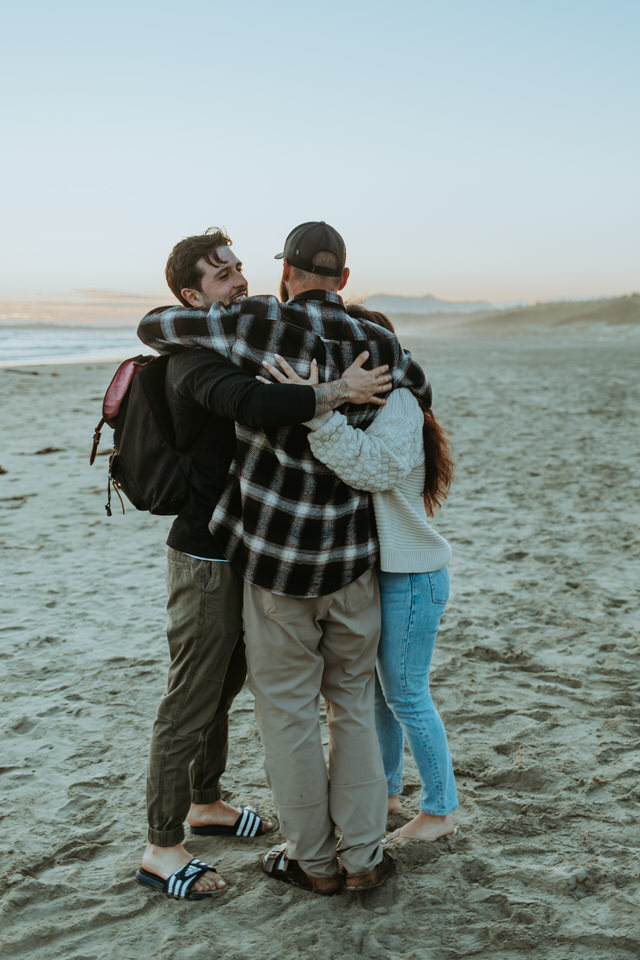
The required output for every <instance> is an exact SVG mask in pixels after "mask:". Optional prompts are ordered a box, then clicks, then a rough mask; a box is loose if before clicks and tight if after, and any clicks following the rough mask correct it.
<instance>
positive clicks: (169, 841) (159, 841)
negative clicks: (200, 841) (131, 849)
mask: <svg viewBox="0 0 640 960" xmlns="http://www.w3.org/2000/svg"><path fill="white" fill-rule="evenodd" d="M147 840H148V841H149V843H152V844H153V845H154V846H156V847H175V846H177V845H178V844H179V843H182V841H183V840H184V827H182V826H180V827H175V828H174V829H173V830H153V829H152V828H151V827H149V829H148V831H147Z"/></svg>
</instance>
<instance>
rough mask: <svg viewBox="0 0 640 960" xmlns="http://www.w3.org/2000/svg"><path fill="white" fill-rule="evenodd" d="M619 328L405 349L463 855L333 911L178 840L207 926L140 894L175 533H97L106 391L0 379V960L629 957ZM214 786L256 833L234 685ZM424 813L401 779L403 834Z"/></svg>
mask: <svg viewBox="0 0 640 960" xmlns="http://www.w3.org/2000/svg"><path fill="white" fill-rule="evenodd" d="M638 329H639V328H638V326H637V325H636V326H635V327H610V326H607V325H606V324H593V325H591V326H587V327H586V328H585V326H584V324H583V325H581V326H579V327H578V328H576V329H575V330H574V329H572V327H571V325H570V324H564V325H563V326H562V327H561V328H553V329H551V328H549V329H548V330H547V331H546V332H545V330H543V329H539V330H536V329H526V330H524V332H521V333H518V331H517V330H513V329H511V328H509V330H508V332H505V330H504V329H501V328H500V327H498V326H494V327H492V326H491V325H489V326H488V327H487V326H485V327H483V328H482V330H481V331H480V330H478V332H477V333H475V334H474V333H473V332H470V331H469V329H467V328H466V327H465V326H464V324H462V325H460V326H458V327H456V329H455V331H454V332H453V333H452V335H451V336H447V335H445V332H443V328H442V326H440V327H438V326H437V325H434V326H433V328H430V329H426V328H425V329H423V330H422V331H421V332H418V331H417V328H415V327H414V328H411V329H410V330H409V331H408V332H407V335H406V336H405V337H403V340H404V341H405V342H406V344H407V345H408V346H410V347H411V349H412V350H413V351H414V354H415V355H416V357H417V358H418V359H419V360H420V361H422V362H423V363H424V365H425V367H426V369H427V370H428V371H429V373H430V375H431V378H432V381H433V384H434V394H435V409H436V412H437V413H438V415H439V417H440V419H441V420H442V422H443V423H444V424H445V425H446V426H447V427H448V428H449V429H450V432H451V435H452V439H453V443H454V447H455V455H456V463H457V479H456V482H455V486H454V489H453V492H452V495H451V498H450V501H449V503H448V504H447V506H446V507H445V509H444V510H443V511H442V513H441V515H440V517H439V519H438V521H437V525H438V528H439V529H440V531H441V532H442V533H443V534H444V535H445V536H446V537H447V538H448V539H449V541H450V542H451V545H452V548H453V561H452V565H451V572H452V596H451V600H450V603H449V606H448V608H447V611H446V613H445V617H444V620H443V624H442V628H441V632H440V635H439V640H438V644H437V647H436V657H435V664H434V671H433V692H434V699H435V701H436V704H437V705H438V706H439V709H440V711H441V714H442V716H443V718H444V721H445V725H446V728H447V731H448V735H449V740H450V745H451V749H452V753H453V757H454V765H455V769H456V774H457V782H458V790H459V799H460V807H459V810H458V813H457V818H458V823H459V825H460V833H459V835H458V836H457V837H455V838H452V839H446V840H443V841H441V842H439V843H437V844H432V845H422V844H416V843H412V844H408V845H405V846H402V847H398V848H396V852H395V856H396V859H397V864H398V870H397V875H396V877H394V878H393V879H391V880H390V881H389V882H388V883H387V884H386V885H385V886H384V887H382V888H381V889H378V890H374V891H371V892H370V893H368V894H357V895H355V896H352V897H351V898H348V897H347V896H346V895H342V896H340V897H336V898H331V899H323V898H320V897H314V896H313V895H311V894H307V893H304V892H300V891H296V890H294V889H292V888H290V887H287V886H285V885H282V884H277V883H274V882H273V881H269V880H267V879H266V878H264V876H263V875H262V874H261V872H260V869H259V866H258V860H259V856H260V854H261V853H262V852H263V851H264V850H265V849H267V848H268V846H269V845H270V842H269V841H270V840H271V839H272V838H269V840H268V841H265V840H264V839H258V840H254V841H240V840H231V839H221V840H219V839H216V838H206V837H201V838H194V839H193V840H192V841H189V847H190V849H191V851H192V852H193V853H194V854H195V855H196V856H199V857H202V858H203V859H207V860H209V861H210V862H214V863H215V864H217V866H218V868H219V870H220V871H221V873H222V874H223V875H224V876H225V879H226V880H227V881H228V884H229V888H228V890H227V892H226V894H225V895H224V896H223V897H222V898H221V899H218V900H216V901H215V902H213V903H207V902H205V903H186V902H176V901H173V900H169V899H168V898H166V897H163V896H161V895H159V894H154V893H151V892H150V891H148V890H146V889H143V888H142V887H140V886H138V885H137V884H136V883H135V881H134V874H135V870H136V867H137V866H138V863H139V860H140V857H141V853H142V848H143V841H144V834H145V810H144V789H145V765H146V755H147V748H148V741H149V734H150V729H151V724H152V721H153V717H154V713H155V707H156V703H157V701H158V699H159V697H160V696H161V694H162V692H163V688H164V684H165V680H166V667H167V662H168V660H167V651H166V641H165V637H164V624H165V615H164V603H165V592H164V566H165V547H164V541H165V537H166V532H167V529H168V527H169V524H170V519H169V518H157V517H152V516H150V515H147V514H143V513H137V512H136V511H135V510H134V509H133V507H131V508H128V509H127V513H126V516H124V517H123V516H121V515H119V514H118V513H117V512H116V510H115V509H114V516H113V517H112V518H110V519H108V518H107V517H106V516H105V512H104V508H103V504H104V500H105V489H104V488H105V486H106V457H98V459H97V462H96V464H95V465H94V466H93V467H92V468H89V465H88V454H89V449H90V446H91V436H92V432H93V428H94V426H95V423H96V421H97V420H98V418H99V411H100V404H101V399H102V394H103V392H104V390H105V388H106V385H107V383H108V381H109V379H110V376H111V372H112V370H113V367H112V366H98V365H86V364H77V365H70V366H64V367H40V368H29V367H24V368H19V369H18V368H16V369H11V370H0V397H1V403H2V411H3V414H2V425H3V426H2V441H3V442H2V452H1V454H0V466H2V468H4V470H5V471H6V473H4V474H2V475H1V476H0V508H1V519H0V548H1V552H2V574H1V581H2V594H3V600H2V607H3V611H2V632H1V634H0V639H1V644H2V646H1V653H2V666H3V677H4V679H3V697H4V699H3V710H2V717H1V721H0V722H1V725H2V746H3V758H2V769H1V772H2V797H3V808H2V819H1V821H0V823H1V830H2V850H3V856H2V862H1V864H0V870H1V874H2V879H1V884H2V886H1V890H2V897H1V900H0V909H1V919H0V927H1V930H2V934H1V937H0V939H1V945H0V956H1V957H3V958H8V957H10V958H27V957H28V958H30V960H44V958H47V960H49V958H51V960H53V958H62V960H97V958H100V960H104V958H114V960H134V958H135V960H137V958H139V957H151V958H159V960H209V958H213V957H224V958H225V960H255V958H257V957H261V958H263V960H276V958H281V957H305V958H312V960H315V958H317V960H326V958H328V957H333V958H336V960H348V958H355V957H365V958H370V960H378V958H380V960H382V958H387V957H391V958H402V960H430V958H433V960H454V958H455V960H457V958H468V957H478V958H491V960H511V958H524V957H526V958H531V960H538V958H543V957H544V958H545V960H573V958H579V960H586V958H589V960H591V958H593V960H596V958H597V960H632V958H633V960H637V957H638V955H639V953H640V909H639V906H638V904H639V893H640V880H639V877H638V856H637V854H638V845H639V842H638V841H639V836H640V831H639V829H638V826H639V824H638V821H639V816H638V800H639V799H640V791H639V789H638V757H639V750H638V747H639V744H640V721H639V716H638V697H639V688H640V684H639V679H638V667H639V664H640V656H639V652H638V627H639V626H640V625H639V623H638V600H639V593H640V576H639V564H638V550H639V547H640V529H639V525H638V498H639V495H640V479H639V477H640V473H639V469H638V467H639V452H640V434H639V433H638V430H637V419H636V422H635V426H634V425H633V420H634V415H636V414H637V410H638V408H639V406H640V378H638V369H639V366H640V365H639V364H638V355H639V352H640V351H639V349H638V348H639V346H640V337H639V336H638ZM430 330H431V332H430ZM108 441H109V431H106V436H105V437H104V438H103V446H104V448H105V450H106V448H107V447H108V446H109V442H108ZM115 506H116V507H117V501H116V503H115ZM224 786H225V790H226V796H227V797H228V798H231V799H233V800H235V801H237V802H243V803H253V804H255V805H256V806H257V807H259V809H260V810H261V811H263V812H266V813H269V812H271V811H273V805H272V801H271V797H270V792H269V790H268V787H267V785H266V782H265V776H264V771H263V767H262V753H261V747H260V743H259V740H258V736H257V733H256V728H255V723H254V719H253V712H252V699H251V696H250V694H249V692H248V691H247V690H246V689H245V690H244V691H243V692H242V694H241V695H240V696H239V697H238V699H237V701H236V704H235V707H234V710H233V714H232V734H231V744H230V753H229V765H228V772H227V774H226V776H225V779H224ZM418 792H419V791H418V781H417V778H416V774H415V768H414V766H413V764H412V761H411V759H410V758H409V757H407V763H406V785H405V805H406V808H407V811H408V814H409V813H413V812H415V811H416V810H417V799H418ZM276 839H277V835H276Z"/></svg>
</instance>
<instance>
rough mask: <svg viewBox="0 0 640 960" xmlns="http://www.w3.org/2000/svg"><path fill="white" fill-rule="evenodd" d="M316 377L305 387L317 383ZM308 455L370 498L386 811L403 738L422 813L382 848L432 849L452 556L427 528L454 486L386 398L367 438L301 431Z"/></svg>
mask: <svg viewBox="0 0 640 960" xmlns="http://www.w3.org/2000/svg"><path fill="white" fill-rule="evenodd" d="M346 309H347V311H348V312H349V313H350V314H351V316H354V317H357V318H359V319H364V320H368V321H370V322H372V323H376V324H378V325H379V326H383V327H385V328H386V329H388V330H390V331H391V332H393V326H392V325H391V322H390V321H389V319H388V318H387V317H386V316H384V314H381V313H377V312H374V311H370V310H367V309H366V308H365V307H362V306H360V305H359V304H350V305H348V306H347V308H346ZM279 362H280V363H281V366H282V369H281V370H278V369H277V368H276V367H275V366H273V365H272V364H269V365H267V369H268V370H269V372H270V373H271V374H272V375H273V376H274V377H275V378H276V379H277V380H279V381H280V382H281V383H287V382H290V383H301V382H303V383H308V382H310V381H304V380H302V378H300V377H298V376H297V374H295V372H294V371H293V370H292V368H291V367H289V366H288V365H287V364H285V363H284V362H283V361H279ZM316 370H317V368H315V369H312V373H311V377H312V379H313V378H314V377H317V373H316ZM307 426H308V427H309V444H310V446H311V449H312V450H313V453H314V455H315V456H316V457H317V458H318V460H320V461H322V463H324V464H326V465H327V466H328V467H329V468H330V469H331V470H332V471H333V472H334V473H336V474H337V475H338V476H339V477H340V478H341V479H342V480H344V482H345V483H348V484H349V485H350V486H352V487H355V488H356V489H359V490H369V491H371V493H372V498H373V506H374V510H375V517H376V524H377V527H378V539H379V542H380V570H379V581H380V603H381V613H382V631H381V635H380V646H379V649H378V663H377V678H376V729H377V733H378V739H379V741H380V749H381V752H382V759H383V762H384V768H385V775H386V778H387V791H388V807H389V811H390V812H393V811H401V810H402V807H401V803H400V794H401V792H402V766H403V752H404V742H405V737H406V739H407V741H408V744H409V748H410V750H411V753H412V756H413V759H414V760H415V763H416V766H417V769H418V773H419V775H420V782H421V792H420V809H419V812H418V813H417V814H416V816H414V817H413V819H412V820H410V821H409V822H408V823H405V824H404V825H403V826H402V827H400V828H399V829H398V830H396V831H394V833H392V834H391V835H390V836H389V837H388V838H387V839H388V840H391V839H419V840H438V839H439V838H440V837H443V836H447V835H449V834H452V833H454V832H455V830H456V828H455V825H454V818H453V811H454V810H455V809H456V807H457V795H456V786H455V778H454V773H453V765H452V762H451V755H450V753H449V746H448V743H447V736H446V733H445V729H444V725H443V723H442V720H441V718H440V715H439V714H438V711H437V710H436V707H435V705H434V703H433V700H432V697H431V692H430V689H429V671H430V667H431V660H432V657H433V651H434V647H435V642H436V636H437V632H438V626H439V624H440V618H441V617H442V614H443V612H444V608H445V604H446V602H447V599H448V596H449V572H448V568H447V564H448V562H449V559H450V556H451V549H450V547H449V544H448V543H447V541H446V540H445V539H444V538H443V537H442V536H440V534H439V533H437V531H436V530H435V529H434V528H433V527H432V526H431V524H430V523H429V519H428V518H430V517H432V516H433V514H434V511H435V509H436V508H437V507H439V506H440V505H441V504H442V503H443V501H444V500H445V498H446V496H447V494H448V491H449V487H450V484H451V480H452V477H453V463H452V459H451V453H450V448H449V445H448V442H447V438H446V435H445V433H444V431H443V430H442V427H441V426H440V424H439V423H438V421H437V420H436V418H435V416H434V415H433V412H432V411H431V409H427V408H423V407H421V406H420V404H419V402H418V400H417V399H416V398H415V397H414V396H413V394H412V393H411V392H410V391H409V390H405V389H399V390H394V391H393V392H392V393H391V394H390V395H389V396H388V398H387V400H386V404H385V406H383V407H382V408H381V410H380V412H379V413H378V414H377V416H376V417H375V419H374V421H373V423H372V424H371V425H370V426H369V428H368V429H367V430H359V429H356V428H354V427H351V426H349V424H348V423H347V420H346V418H345V417H344V416H343V415H342V414H341V413H340V412H338V411H333V412H332V413H328V414H323V415H321V416H319V417H316V418H314V419H313V420H312V421H310V422H309V423H307Z"/></svg>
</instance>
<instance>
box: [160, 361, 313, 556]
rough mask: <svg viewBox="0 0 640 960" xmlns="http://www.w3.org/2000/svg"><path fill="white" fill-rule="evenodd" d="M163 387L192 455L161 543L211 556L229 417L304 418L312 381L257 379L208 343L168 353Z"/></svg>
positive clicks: (229, 449) (179, 437)
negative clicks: (180, 503) (183, 495)
mask: <svg viewBox="0 0 640 960" xmlns="http://www.w3.org/2000/svg"><path fill="white" fill-rule="evenodd" d="M166 392H167V401H168V404H169V409H170V411H171V416H172V419H173V424H174V429H175V435H176V441H177V446H178V448H179V449H180V450H182V451H183V452H185V453H188V454H189V456H190V457H191V472H190V474H189V496H188V499H187V502H186V503H185V505H184V507H183V508H182V509H181V511H180V513H179V514H178V516H177V517H176V519H175V521H174V522H173V525H172V527H171V530H170V532H169V537H168V539H167V544H168V545H169V546H170V547H173V548H174V550H180V551H182V553H190V554H192V555H194V556H198V557H204V558H206V559H211V560H221V559H224V554H223V553H222V551H221V550H220V548H219V546H218V545H217V543H216V539H215V537H213V536H212V535H211V534H210V533H209V529H208V523H209V519H210V518H211V514H212V513H213V509H214V507H215V505H216V503H217V502H218V498H219V497H220V494H221V493H222V490H223V488H224V485H225V482H226V479H227V474H228V471H229V466H230V465H231V461H232V459H233V456H234V452H235V430H234V421H236V420H237V421H238V422H239V423H241V424H243V425H244V426H247V427H253V428H256V429H261V428H267V429H268V428H274V427H275V428H278V427H285V426H290V425H291V424H294V423H302V422H303V421H305V420H311V418H312V417H313V415H314V413H315V407H316V399H315V392H314V390H313V387H304V386H290V385H287V384H269V385H266V384H263V383H259V381H257V380H256V379H255V377H253V376H251V375H249V374H247V373H245V372H243V371H242V370H240V368H239V367H237V366H235V365H234V364H232V363H230V362H229V361H228V360H223V359H222V358H221V357H220V356H218V355H217V354H216V353H213V352H212V351H211V350H201V349H194V350H186V351H183V352H181V353H176V354H175V355H174V356H172V357H171V359H170V361H169V364H168V366H167V374H166Z"/></svg>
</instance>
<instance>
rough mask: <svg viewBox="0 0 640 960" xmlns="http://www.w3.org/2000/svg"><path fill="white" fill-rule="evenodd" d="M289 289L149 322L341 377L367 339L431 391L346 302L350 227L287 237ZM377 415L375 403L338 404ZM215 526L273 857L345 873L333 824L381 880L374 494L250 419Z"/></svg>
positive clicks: (149, 329) (350, 882) (188, 337)
mask: <svg viewBox="0 0 640 960" xmlns="http://www.w3.org/2000/svg"><path fill="white" fill-rule="evenodd" d="M280 257H282V258H284V264H283V286H284V288H285V289H286V290H287V295H288V296H289V297H290V299H289V300H288V301H287V302H286V303H281V302H279V301H278V300H277V299H276V298H275V297H251V298H247V299H244V300H241V301H240V302H238V303H234V304H232V305H230V306H224V305H223V304H221V303H215V304H214V305H213V306H212V307H211V309H210V310H209V311H208V312H205V311H203V310H193V309H186V308H182V307H170V308H163V309H160V310H156V311H153V312H152V313H150V314H148V315H147V316H146V317H145V318H144V319H143V320H142V321H141V323H140V326H139V329H138V335H139V336H140V338H141V340H143V341H144V342H145V343H146V344H148V345H149V346H151V347H154V348H155V349H157V350H159V351H161V352H170V351H173V350H176V349H183V348H185V347H194V346H200V347H206V348H209V349H212V350H215V351H216V352H217V353H219V354H220V355H221V356H223V357H225V358H228V359H230V360H231V361H233V362H234V363H236V364H238V365H239V366H240V367H242V368H243V369H245V370H247V371H249V372H251V373H254V374H258V373H260V372H262V373H264V369H263V366H262V365H263V363H264V362H265V361H271V360H272V359H273V357H274V355H276V354H278V355H280V356H282V357H284V359H285V360H287V361H288V362H289V363H290V364H291V366H292V367H293V368H294V370H295V371H296V372H297V373H298V374H300V375H301V376H306V375H307V372H308V370H309V367H310V363H311V361H312V360H313V361H315V362H317V364H318V368H319V374H320V380H321V381H326V380H335V379H337V378H339V376H340V372H341V371H342V370H344V369H345V367H347V366H349V364H351V363H352V362H353V360H354V359H355V358H356V357H357V356H358V355H359V354H360V353H361V352H362V351H364V350H366V351H368V353H369V356H370V360H371V363H372V365H373V366H379V365H381V364H385V363H387V364H389V367H390V369H391V372H392V376H393V386H394V387H408V388H409V389H411V390H412V391H413V392H414V393H415V394H416V395H417V396H419V397H421V398H423V399H424V398H425V397H427V398H428V397H429V396H430V388H429V384H428V382H427V380H426V378H425V375H424V373H423V371H422V370H421V368H420V367H419V366H418V365H417V364H415V363H414V362H413V360H412V359H411V356H410V354H408V353H407V352H405V351H403V350H402V348H401V347H400V345H399V343H398V341H397V340H396V338H395V337H394V336H393V335H392V334H390V333H389V332H388V331H387V330H385V329H384V328H382V327H378V326H377V325H375V324H371V323H368V322H366V321H362V320H355V319H353V318H351V317H349V315H348V314H347V313H346V311H345V308H344V305H343V302H342V300H341V298H340V296H339V293H338V291H339V290H341V289H342V288H343V287H344V285H345V284H346V282H347V279H348V276H349V271H348V269H347V268H345V259H346V253H345V248H344V242H343V240H342V238H341V237H340V235H339V234H338V233H337V232H336V231H335V230H333V228H331V227H329V226H328V225H327V224H325V223H314V222H312V223H306V224H301V225H300V227H297V228H296V229H295V230H293V231H292V232H291V234H289V237H288V238H287V241H286V243H285V249H284V253H283V254H280ZM343 412H344V413H345V415H346V416H347V418H348V420H349V423H350V424H351V425H352V426H356V427H361V428H366V427H367V426H368V425H369V424H370V423H371V421H372V420H373V417H374V416H375V413H376V407H375V406H364V407H353V406H347V407H343ZM210 529H211V531H212V532H213V531H214V530H215V534H216V538H217V540H218V542H219V543H221V545H222V549H223V552H224V553H225V555H226V556H227V558H228V559H229V560H230V561H231V563H232V565H233V566H234V568H235V569H236V570H237V571H238V572H239V573H240V574H241V575H242V576H243V578H244V580H245V596H244V618H245V641H246V646H247V659H248V666H249V684H250V686H251V689H252V691H253V693H254V695H255V698H256V717H257V720H258V724H259V727H260V732H261V735H262V739H263V742H264V746H265V754H266V765H267V770H268V773H269V779H270V782H271V787H272V789H273V792H274V796H275V799H276V803H277V806H278V812H279V815H280V819H281V824H282V829H283V833H284V835H285V836H286V838H287V844H286V850H285V849H284V848H283V849H282V850H277V851H272V854H270V855H268V857H267V858H265V870H266V871H267V872H268V873H270V874H271V875H272V876H274V877H276V878H278V879H282V880H286V881H287V882H290V883H294V884H297V885H302V886H305V887H307V888H308V889H314V890H316V892H322V893H331V892H335V891H336V890H337V889H339V888H340V886H341V881H340V879H339V877H338V874H337V865H336V847H335V839H334V828H335V827H337V828H338V830H339V832H341V834H342V839H341V841H340V846H339V852H340V856H341V859H342V863H343V865H344V867H345V870H346V875H347V876H346V885H347V887H348V888H353V889H356V888H357V889H363V887H365V886H367V887H368V886H372V885H377V884H378V883H380V882H382V881H383V880H384V879H385V878H386V876H387V875H388V873H389V872H390V869H391V865H390V862H389V860H388V859H387V858H386V857H383V856H382V849H381V846H380V842H381V840H382V836H383V833H384V827H385V821H386V783H385V779H384V773H383V770H382V764H381V760H380V755H379V748H378V744H377V740H376V734H375V728H374V722H373V670H374V666H375V659H376V650H377V643H378V637H379V630H380V612H379V598H378V592H377V579H376V576H375V570H374V565H375V563H376V560H377V540H376V534H375V524H374V519H373V511H372V510H371V507H370V501H369V495H368V494H367V493H365V492H362V491H356V490H353V489H352V488H350V487H348V486H347V485H346V484H344V483H343V482H342V481H340V480H339V479H338V478H337V477H336V476H335V475H334V474H333V473H331V471H329V470H328V469H327V468H326V467H325V466H324V465H323V464H321V463H320V462H319V461H317V460H316V459H315V458H314V457H313V455H312V454H311V451H310V448H309V445H308V443H307V429H306V428H305V427H304V426H295V427H287V428H282V429H274V430H265V431H259V430H253V429H249V428H247V427H242V426H240V425H239V424H236V458H235V461H234V463H233V466H232V468H231V471H230V474H229V482H228V484H227V486H226V489H225V491H224V493H223V495H222V497H221V499H220V501H219V503H218V505H217V506H216V508H215V511H214V513H213V516H212V518H211V524H210ZM320 693H322V694H323V696H325V697H326V699H327V701H328V702H329V708H328V722H329V727H330V732H331V748H330V769H329V783H327V775H326V767H325V763H324V758H323V754H322V745H321V736H320V727H319V713H318V704H319V694H320Z"/></svg>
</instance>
